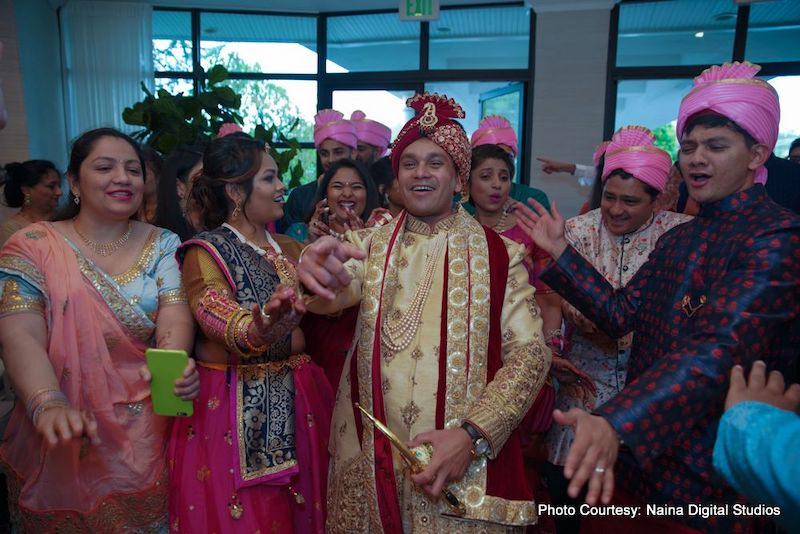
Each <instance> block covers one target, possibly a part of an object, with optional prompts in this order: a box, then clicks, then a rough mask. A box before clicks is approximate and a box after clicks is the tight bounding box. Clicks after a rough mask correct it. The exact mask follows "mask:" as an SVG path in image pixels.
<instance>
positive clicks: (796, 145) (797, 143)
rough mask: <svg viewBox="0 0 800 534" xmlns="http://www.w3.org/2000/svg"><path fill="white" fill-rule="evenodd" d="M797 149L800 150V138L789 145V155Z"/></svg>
mask: <svg viewBox="0 0 800 534" xmlns="http://www.w3.org/2000/svg"><path fill="white" fill-rule="evenodd" d="M795 148H800V137H798V138H797V139H795V140H794V141H792V144H791V145H789V154H791V153H792V150H794V149H795Z"/></svg>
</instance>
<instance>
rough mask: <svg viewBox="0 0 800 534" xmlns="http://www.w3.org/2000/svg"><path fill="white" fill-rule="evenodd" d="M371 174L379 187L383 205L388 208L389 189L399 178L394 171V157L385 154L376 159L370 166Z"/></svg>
mask: <svg viewBox="0 0 800 534" xmlns="http://www.w3.org/2000/svg"><path fill="white" fill-rule="evenodd" d="M369 174H370V176H371V177H372V181H373V182H375V185H376V187H377V188H378V193H379V197H380V204H381V207H382V208H388V207H389V198H388V195H389V190H390V189H391V188H392V184H393V183H394V181H395V180H396V179H397V177H396V176H395V175H394V172H393V171H392V157H391V156H384V157H382V158H379V159H377V160H375V162H374V163H373V164H372V165H370V167H369Z"/></svg>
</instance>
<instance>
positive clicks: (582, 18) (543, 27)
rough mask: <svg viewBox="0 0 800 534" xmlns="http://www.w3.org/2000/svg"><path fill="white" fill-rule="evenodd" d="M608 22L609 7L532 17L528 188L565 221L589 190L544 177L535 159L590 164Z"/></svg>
mask: <svg viewBox="0 0 800 534" xmlns="http://www.w3.org/2000/svg"><path fill="white" fill-rule="evenodd" d="M610 4H612V5H613V3H610ZM610 17H611V5H609V6H608V9H594V10H587V11H566V12H544V13H537V16H536V59H535V63H534V67H535V70H534V80H533V125H532V134H531V135H532V138H531V139H532V153H531V160H532V163H531V185H533V186H534V187H537V188H539V189H542V190H544V191H545V192H546V193H547V195H548V197H550V198H551V199H555V200H556V202H557V204H558V207H559V210H560V211H561V213H562V214H563V215H564V216H565V217H568V216H572V215H576V214H577V213H578V209H579V208H580V206H581V205H582V204H583V203H584V201H585V200H586V199H587V198H588V195H589V190H590V188H588V187H586V188H583V187H580V186H578V183H577V180H576V179H575V178H573V177H572V176H570V175H567V174H555V175H546V174H544V173H543V172H542V171H541V163H540V162H539V161H536V159H535V158H536V157H547V158H551V159H557V160H561V161H569V162H579V163H584V164H587V165H591V163H592V152H593V151H594V149H595V147H596V146H597V145H598V144H599V143H600V142H601V141H602V140H603V117H604V114H605V93H606V64H607V56H608V33H609V20H610Z"/></svg>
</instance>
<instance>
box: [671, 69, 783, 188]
mask: <svg viewBox="0 0 800 534" xmlns="http://www.w3.org/2000/svg"><path fill="white" fill-rule="evenodd" d="M760 70H761V66H759V65H754V64H753V63H749V62H747V61H745V62H744V63H739V62H735V63H725V64H724V65H719V66H717V65H714V66H713V67H710V68H708V69H706V70H704V71H703V72H702V73H701V74H700V76H698V77H697V78H695V79H694V87H693V88H692V90H691V91H689V94H688V95H686V96H685V97H683V100H682V101H681V107H680V111H678V126H677V133H678V139H682V138H683V130H684V128H685V127H686V124H687V123H688V122H689V120H690V119H692V118H693V117H695V116H696V115H698V114H702V113H713V114H717V115H722V116H723V117H726V118H728V119H730V120H732V121H733V122H735V123H736V124H738V125H739V126H741V127H742V128H743V129H744V130H745V131H746V132H747V133H749V134H750V135H751V136H753V138H754V139H755V140H756V141H757V142H758V143H760V144H763V145H766V146H767V147H768V148H769V150H770V151H772V150H773V149H774V148H775V142H776V141H777V140H778V125H779V123H780V120H781V106H780V103H779V101H778V93H777V92H776V91H775V88H774V87H772V86H771V85H770V84H768V83H767V82H765V81H764V80H759V79H758V78H756V77H755V76H756V74H757V73H758V71H760ZM766 181H767V169H766V168H764V167H759V169H758V170H757V171H756V176H755V182H756V183H759V184H763V183H766Z"/></svg>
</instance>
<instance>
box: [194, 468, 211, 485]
mask: <svg viewBox="0 0 800 534" xmlns="http://www.w3.org/2000/svg"><path fill="white" fill-rule="evenodd" d="M210 476H211V469H209V468H208V466H207V465H204V466H201V467H200V469H198V470H197V480H199V481H200V482H205V481H206V480H208V477H210Z"/></svg>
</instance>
